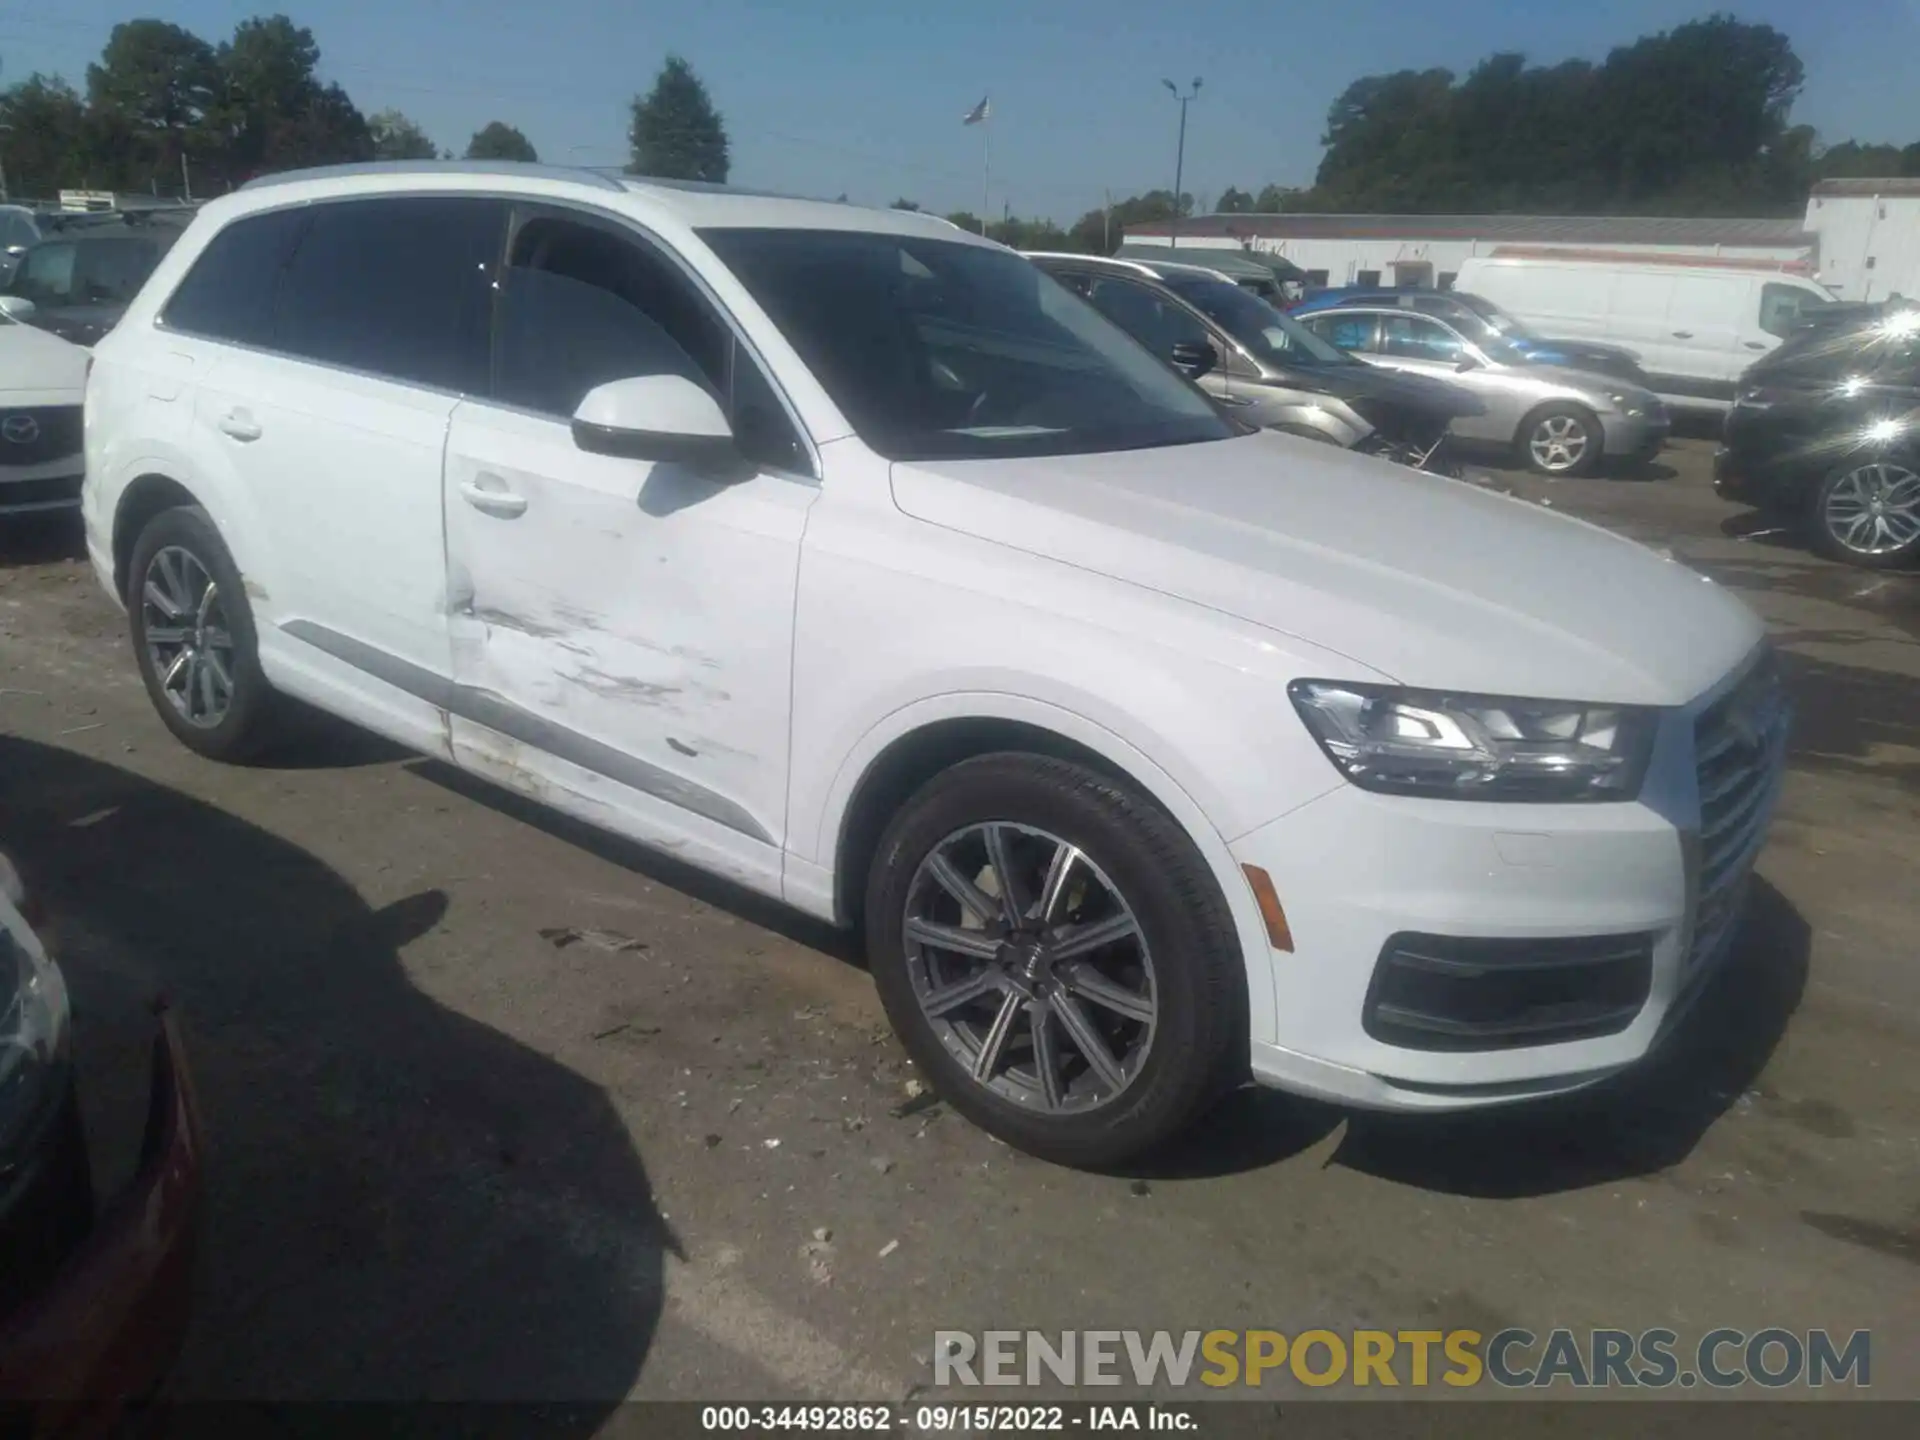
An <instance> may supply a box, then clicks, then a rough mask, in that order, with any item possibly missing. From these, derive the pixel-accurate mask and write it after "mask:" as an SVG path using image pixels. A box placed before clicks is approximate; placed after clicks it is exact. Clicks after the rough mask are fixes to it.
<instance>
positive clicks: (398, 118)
mask: <svg viewBox="0 0 1920 1440" xmlns="http://www.w3.org/2000/svg"><path fill="white" fill-rule="evenodd" d="M319 69H320V46H319V44H318V43H317V42H316V41H315V39H314V37H313V32H312V31H311V30H309V29H307V28H306V27H305V26H301V25H296V24H294V23H293V21H292V20H290V19H288V18H287V17H286V16H285V15H270V16H255V17H254V18H252V19H249V20H243V21H241V22H240V23H239V24H238V25H237V26H235V27H234V31H233V35H232V36H231V38H229V39H227V40H223V41H221V42H220V43H219V44H217V45H216V44H214V43H212V42H210V41H207V40H205V39H203V38H201V37H200V36H198V35H195V34H194V33H193V32H192V31H190V30H187V29H185V28H183V27H181V26H179V25H174V24H170V23H169V22H167V21H164V20H152V19H142V20H129V21H125V22H123V23H121V24H119V25H116V26H114V27H113V31H112V33H111V34H110V35H109V36H108V38H107V43H106V45H105V46H104V47H103V49H102V50H101V53H100V58H99V60H98V61H97V62H95V63H94V64H91V65H89V66H88V67H87V74H86V88H85V91H84V92H82V91H80V90H77V89H75V88H74V86H73V85H72V84H70V83H69V82H68V81H67V80H65V79H64V78H62V77H60V76H54V75H42V74H37V73H36V74H34V75H30V76H28V77H27V78H26V79H25V80H22V81H20V82H19V83H17V84H14V85H11V86H9V87H7V88H6V89H4V90H0V166H4V175H5V179H6V183H7V188H8V190H9V191H10V192H11V193H12V194H14V195H17V196H29V197H34V198H41V199H47V198H51V197H52V196H53V195H54V194H56V193H57V192H58V191H60V190H64V189H90V190H118V191H136V192H141V193H150V194H155V195H165V196H181V195H189V194H190V195H193V196H196V197H204V196H207V195H213V194H220V193H224V192H225V191H227V190H230V189H232V188H233V187H235V186H236V185H239V184H242V183H244V182H245V181H246V180H248V179H250V178H252V177H253V176H255V175H262V174H268V173H271V172H273V171H277V170H289V169H296V168H298V167H300V166H305V165H331V164H340V163H347V162H352V161H366V160H432V159H446V160H451V159H452V158H454V157H453V152H452V151H451V150H447V149H442V148H440V147H437V146H436V145H435V144H434V142H433V140H432V139H431V138H429V137H428V135H427V134H426V132H425V131H424V130H423V129H422V128H421V127H420V126H419V125H418V124H416V123H415V122H414V121H413V120H411V119H409V118H408V117H407V116H406V115H404V114H402V113H401V112H400V111H398V110H382V111H379V112H377V113H375V114H373V115H371V116H369V115H364V114H362V113H361V111H360V109H359V108H358V107H357V106H356V105H355V104H354V103H353V100H352V99H351V98H350V97H349V96H348V94H347V92H346V91H345V90H344V89H342V88H341V86H340V85H339V84H338V83H337V82H334V81H323V80H321V78H320V74H319ZM628 140H629V154H630V158H629V161H628V164H627V166H626V168H627V170H628V171H629V172H630V173H633V174H645V175H658V176H662V177H666V178H671V179H685V180H711V181H724V180H725V179H726V178H727V171H728V168H729V156H728V145H727V133H726V126H725V123H724V122H723V121H722V119H721V117H720V115H719V112H718V111H716V110H715V109H714V107H713V103H712V101H711V99H710V98H709V97H708V95H707V90H706V87H705V85H704V84H702V82H701V81H700V79H699V77H698V76H697V75H695V74H694V73H693V70H692V68H691V67H690V66H689V65H688V64H687V62H686V61H685V60H683V59H681V58H680V57H679V56H669V57H668V58H667V60H666V63H665V64H664V65H663V66H662V68H661V70H660V73H659V76H658V78H657V79H656V80H655V82H654V86H653V88H652V90H651V91H649V92H648V93H647V94H645V95H636V96H635V97H634V98H633V103H632V106H631V126H630V129H629V134H628ZM464 157H465V158H466V159H469V160H525V161H534V160H538V159H539V158H540V157H539V155H538V154H537V153H536V151H535V150H534V147H533V144H532V143H531V142H530V141H529V140H528V139H527V137H526V136H525V135H524V134H523V133H521V131H520V130H519V129H518V128H517V127H515V126H513V125H510V124H507V123H506V122H505V121H501V120H493V121H489V122H488V123H487V124H486V125H484V126H482V127H481V128H480V129H479V130H477V131H475V132H474V134H473V136H472V138H471V139H469V140H468V142H467V146H466V150H465V152H464Z"/></svg>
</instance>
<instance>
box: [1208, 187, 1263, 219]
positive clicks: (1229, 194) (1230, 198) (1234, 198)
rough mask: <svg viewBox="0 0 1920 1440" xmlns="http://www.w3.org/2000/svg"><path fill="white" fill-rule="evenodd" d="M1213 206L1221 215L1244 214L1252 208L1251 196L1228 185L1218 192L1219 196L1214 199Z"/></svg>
mask: <svg viewBox="0 0 1920 1440" xmlns="http://www.w3.org/2000/svg"><path fill="white" fill-rule="evenodd" d="M1213 208H1214V211H1215V212H1216V213H1217V214H1221V215H1244V214H1245V213H1246V212H1247V211H1249V210H1251V209H1253V196H1251V195H1249V194H1248V193H1247V192H1246V191H1245V190H1240V189H1237V188H1235V187H1234V186H1232V185H1229V186H1228V187H1227V188H1226V189H1224V190H1222V191H1221V192H1220V198H1219V199H1218V200H1216V201H1214V204H1213Z"/></svg>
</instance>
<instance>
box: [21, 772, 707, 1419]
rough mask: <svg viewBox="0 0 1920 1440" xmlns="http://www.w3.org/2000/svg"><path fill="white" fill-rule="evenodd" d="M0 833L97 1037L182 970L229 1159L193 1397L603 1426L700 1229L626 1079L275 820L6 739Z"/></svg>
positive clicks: (190, 1024) (200, 1303)
mask: <svg viewBox="0 0 1920 1440" xmlns="http://www.w3.org/2000/svg"><path fill="white" fill-rule="evenodd" d="M0 847H4V848H5V849H6V850H7V851H8V852H9V853H11V854H12V855H13V856H14V858H15V859H16V861H17V862H18V863H19V866H20V868H21V870H22V871H23V873H24V875H25V877H26V879H27V881H28V883H29V885H30V886H33V887H35V888H36V889H37V891H38V892H39V894H40V895H41V897H42V898H43V900H44V901H45V902H46V905H47V908H48V909H49V911H50V912H51V914H52V917H53V920H52V925H51V932H52V935H53V938H54V942H55V944H56V946H58V948H59V953H60V954H61V958H62V961H63V964H64V965H65V966H66V968H67V969H68V970H69V972H70V977H71V983H72V986H73V991H74V995H75V1011H76V1018H75V1024H76V1032H77V1033H79V1034H81V1035H89V1034H92V1033H93V1032H95V1031H97V1030H99V1029H100V1028H102V1027H103V1026H104V1027H108V1028H110V1022H111V1019H112V1017H113V1015H114V1014H115V1013H116V1011H118V1012H120V1013H125V1011H126V1010H127V1009H128V1008H129V1002H128V1001H127V999H126V996H127V993H128V992H130V991H139V992H142V993H151V992H152V991H153V990H155V989H159V990H164V991H165V992H166V993H167V994H168V995H169V997H170V998H171V1000H172V1002H173V1004H174V1007H175V1010H176V1013H177V1014H178V1015H179V1016H180V1018H181V1021H182V1023H183V1026H184V1028H185V1033H186V1039H187V1046H188V1052H189V1060H190V1063H191V1065H192V1068H193V1073H194V1076H195V1079H196V1082H197V1088H198V1092H199V1095H200V1098H201V1103H202V1107H203V1112H204V1120H205V1125H206V1130H207V1135H208V1150H207V1156H208V1160H207V1167H208V1168H207V1192H206V1194H207V1210H206V1214H205V1216H204V1223H203V1225H202V1228H201V1271H200V1275H199V1283H198V1285H197V1289H196V1295H195V1304H194V1319H193V1323H192V1326H191V1328H190V1331H189V1336H188V1339H187V1344H186V1351H185V1354H184V1356H183V1358H182V1363H181V1367H180V1371H179V1374H178V1377H177V1382H178V1383H177V1392H178V1395H179V1396H180V1398H183V1399H227V1400H244V1401H252V1402H277V1401H311V1400H333V1401H338V1400H351V1399H365V1400H400V1401H406V1400H422V1399H434V1400H473V1401H503V1400H539V1401H568V1402H575V1403H574V1404H572V1405H570V1406H569V1407H568V1408H567V1410H566V1414H565V1423H563V1424H561V1425H560V1426H559V1428H558V1430H557V1431H556V1430H555V1429H554V1428H552V1427H543V1428H544V1431H545V1433H577V1434H589V1433H592V1432H593V1431H594V1430H595V1429H596V1428H597V1427H598V1426H599V1425H600V1424H601V1423H602V1422H604V1421H605V1420H606V1418H607V1417H608V1416H609V1415H610V1414H611V1413H612V1412H613V1406H614V1404H615V1403H616V1402H617V1401H618V1400H619V1399H620V1398H621V1397H623V1396H624V1395H625V1394H626V1393H627V1392H628V1391H629V1389H630V1388H631V1387H632V1385H633V1384H634V1382H635V1380H636V1379H637V1377H638V1375H639V1373H640V1369H641V1366H642V1363H643V1362H644V1360H645V1359H646V1356H647V1353H648V1348H649V1346H650V1344H651V1342H652V1339H653V1335H654V1332H655V1329H656V1326H657V1325H658V1323H659V1318H660V1310H661V1304H662V1295H663V1288H662V1280H663V1267H664V1261H665V1256H666V1254H667V1253H668V1252H669V1251H670V1250H673V1249H674V1241H673V1239H672V1236H671V1234H670V1232H669V1231H668V1230H667V1228H666V1225H665V1222H664V1221H663V1220H662V1218H661V1217H660V1215H659V1214H658V1212H657V1210H656V1208H655V1205H654V1201H653V1198H652V1192H651V1187H650V1185H649V1183H648V1179H647V1174H646V1171H645V1169H644V1168H643V1166H642V1163H641V1160H640V1157H639V1155H638V1154H637V1153H636V1152H635V1150H634V1147H633V1144H632V1140H631V1138H630V1135H629V1133H628V1130H627V1128H626V1126H625V1124H624V1123H623V1122H622V1120H621V1118H620V1116H619V1114H618V1113H617V1112H616V1110H615V1109H614V1107H613V1105H612V1103H611V1101H610V1100H609V1099H608V1097H607V1096H606V1094H605V1093H604V1092H603V1091H602V1090H601V1089H600V1088H599V1087H597V1086H595V1085H593V1084H591V1083H589V1082H588V1081H586V1080H584V1079H582V1078H581V1077H580V1076H578V1075H576V1074H575V1073H573V1072H572V1071H571V1070H569V1069H567V1068H566V1067H565V1066H563V1065H561V1064H559V1063H557V1062H556V1061H554V1060H552V1059H550V1058H548V1057H547V1056H545V1055H542V1054H539V1053H537V1052H535V1051H533V1050H530V1049H528V1048H526V1047H525V1046H523V1045H521V1044H520V1043H518V1042H516V1041H515V1040H513V1039H511V1038H509V1037H507V1036H505V1035H503V1034H500V1033H499V1032H497V1031H494V1030H492V1029H490V1028H488V1027H487V1026H485V1025H483V1024H480V1023H478V1022H476V1021H473V1020H470V1019H467V1018H465V1017H463V1016H461V1015H458V1014H455V1013H453V1012H451V1011H449V1010H446V1009H444V1008H443V1007H442V1006H440V1005H439V1004H438V1003H436V1002H435V1001H434V1000H433V999H431V998H430V997H429V996H427V995H426V994H424V993H422V991H421V990H419V989H418V988H416V987H415V986H414V985H413V984H412V983H411V981H410V980H409V977H408V975H407V973H406V971H405V970H404V969H403V967H402V964H401V958H400V950H401V948H402V947H403V946H405V945H407V944H408V943H410V942H412V941H414V940H415V939H417V938H419V937H420V936H422V935H424V934H426V933H427V932H429V931H431V930H432V929H434V928H435V927H436V926H437V925H438V924H439V922H440V920H441V918H442V917H443V915H444V914H445V912H446V908H447V900H446V897H445V896H444V895H443V894H442V893H440V892H438V891H433V890H428V891H422V892H420V893H417V894H413V895H409V896H405V897H402V898H398V899H395V900H394V901H392V903H389V904H387V905H385V906H383V907H380V908H373V907H371V906H370V905H369V904H368V903H367V902H366V901H364V900H362V898H361V897H360V896H359V894H358V893H356V891H355V890H354V888H353V886H351V885H350V884H348V883H347V882H346V881H345V880H344V879H342V878H341V877H340V876H339V875H337V874H335V873H334V872H333V871H332V870H330V869H329V868H328V867H327V866H326V865H325V864H323V863H322V862H321V861H319V860H318V859H316V858H314V857H313V856H312V855H310V854H308V853H307V852H305V851H304V850H302V849H300V848H298V847H296V846H294V845H291V844H289V843H287V842H286V841H284V840H282V839H280V838H279V837H277V836H275V835H272V834H270V833H267V832H265V831H262V830H260V829H257V828H255V827H254V826H252V825H250V824H247V823H246V822H244V821H242V820H239V819H236V818H234V817H233V816H230V815H227V814H224V813H222V812H221V811H219V810H216V809H214V808H212V807H211V806H208V805H206V804H203V803H202V802H200V801H197V800H194V799H191V798H189V797H187V796H185V795H182V794H180V793H178V792H176V791H173V790H171V789H168V788H166V787H164V786H161V785H158V784H155V783H153V782H151V781H149V780H146V779H144V778H142V777H140V776H137V775H134V774H132V773H130V772H127V771H124V770H121V769H118V768H116V767H114V766H111V765H107V764H103V763H101V762H99V761H95V760H91V759H87V758H84V757H81V756H77V755H74V754H71V753H69V752H67V751H64V750H60V749H57V748H54V747H50V746H46V745H40V744H35V743H31V742H28V741H23V740H19V739H15V738H11V737H4V736H0ZM79 1053H80V1055H81V1059H82V1061H83V1062H85V1061H86V1059H87V1054H88V1050H87V1047H86V1046H85V1045H84V1044H83V1045H82V1046H81V1048H80V1052H79ZM140 1058H141V1059H144V1055H141V1057H140ZM81 1079H82V1084H83V1086H85V1085H87V1084H88V1083H89V1080H90V1077H89V1076H88V1075H86V1074H83V1075H82V1077H81ZM103 1083H105V1084H106V1085H107V1087H108V1088H109V1089H111V1088H112V1080H111V1078H110V1077H109V1079H108V1080H107V1081H105V1082H103Z"/></svg>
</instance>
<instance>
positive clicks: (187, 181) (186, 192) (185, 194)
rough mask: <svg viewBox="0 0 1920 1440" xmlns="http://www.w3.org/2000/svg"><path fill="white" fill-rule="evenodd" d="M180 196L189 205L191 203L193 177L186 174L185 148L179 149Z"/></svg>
mask: <svg viewBox="0 0 1920 1440" xmlns="http://www.w3.org/2000/svg"><path fill="white" fill-rule="evenodd" d="M180 196H181V198H182V199H183V200H185V201H186V202H187V203H188V204H189V205H191V204H192V203H193V177H192V176H191V175H189V174H187V147H186V146H184V145H182V146H181V147H180Z"/></svg>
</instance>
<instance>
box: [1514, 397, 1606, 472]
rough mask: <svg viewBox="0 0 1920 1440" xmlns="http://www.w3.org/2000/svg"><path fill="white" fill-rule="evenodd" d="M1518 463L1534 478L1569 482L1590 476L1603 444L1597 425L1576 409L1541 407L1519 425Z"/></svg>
mask: <svg viewBox="0 0 1920 1440" xmlns="http://www.w3.org/2000/svg"><path fill="white" fill-rule="evenodd" d="M1516 438H1517V440H1518V442H1519V449H1520V459H1521V460H1522V461H1523V462H1524V463H1525V464H1526V466H1527V467H1528V468H1529V469H1530V470H1532V471H1533V472H1534V473H1535V474H1536V475H1549V476H1552V477H1553V478H1554V479H1556V480H1571V479H1573V478H1574V477H1575V476H1579V475H1587V474H1590V473H1592V471H1593V467H1594V466H1596V465H1598V464H1599V463H1600V452H1601V450H1602V448H1604V446H1605V444H1606V437H1605V436H1604V435H1603V434H1602V433H1601V430H1600V422H1599V421H1598V420H1597V419H1595V418H1594V415H1593V412H1592V411H1590V410H1587V409H1586V408H1585V407H1583V406H1580V405H1568V404H1553V405H1542V406H1541V407H1540V408H1539V409H1538V410H1535V411H1534V412H1533V413H1532V414H1531V415H1529V416H1527V418H1526V419H1525V420H1523V421H1521V422H1520V433H1519V435H1518V436H1517V437H1516Z"/></svg>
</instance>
